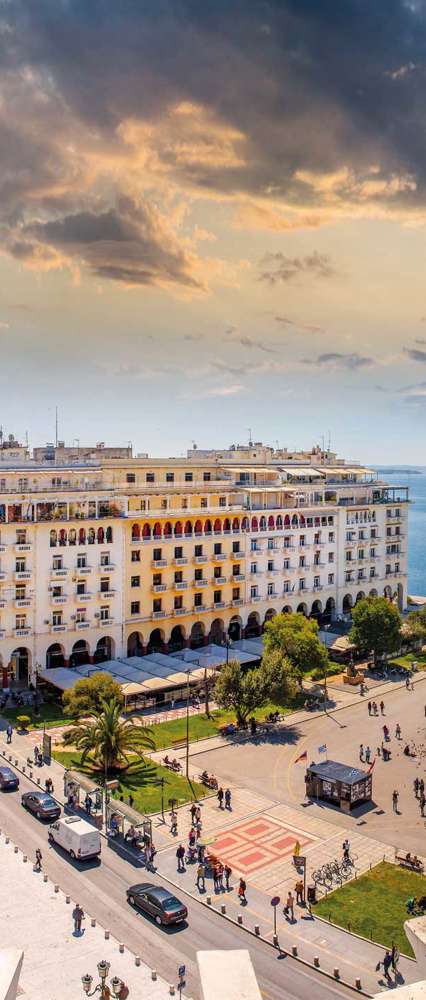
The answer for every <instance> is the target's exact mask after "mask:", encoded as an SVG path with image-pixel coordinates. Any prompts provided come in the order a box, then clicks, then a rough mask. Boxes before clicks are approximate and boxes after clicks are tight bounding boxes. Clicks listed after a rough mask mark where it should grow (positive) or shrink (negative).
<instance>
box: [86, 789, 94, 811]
mask: <svg viewBox="0 0 426 1000" xmlns="http://www.w3.org/2000/svg"><path fill="white" fill-rule="evenodd" d="M92 806H93V801H92V796H91V795H89V792H87V793H86V798H85V800H84V808H85V810H86V812H87V815H88V816H90V813H91V812H92Z"/></svg>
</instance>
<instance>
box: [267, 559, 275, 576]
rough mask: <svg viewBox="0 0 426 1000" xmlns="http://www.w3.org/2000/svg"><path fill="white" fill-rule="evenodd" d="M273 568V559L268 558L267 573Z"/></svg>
mask: <svg viewBox="0 0 426 1000" xmlns="http://www.w3.org/2000/svg"><path fill="white" fill-rule="evenodd" d="M273 568H274V560H273V559H268V573H272V571H273Z"/></svg>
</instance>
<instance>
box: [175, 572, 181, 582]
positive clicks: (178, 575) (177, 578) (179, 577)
mask: <svg viewBox="0 0 426 1000" xmlns="http://www.w3.org/2000/svg"><path fill="white" fill-rule="evenodd" d="M175 583H183V573H182V570H181V569H178V570H176V573H175Z"/></svg>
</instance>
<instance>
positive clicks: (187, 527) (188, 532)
mask: <svg viewBox="0 0 426 1000" xmlns="http://www.w3.org/2000/svg"><path fill="white" fill-rule="evenodd" d="M185 535H192V524H191V521H185Z"/></svg>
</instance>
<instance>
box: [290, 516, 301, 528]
mask: <svg viewBox="0 0 426 1000" xmlns="http://www.w3.org/2000/svg"><path fill="white" fill-rule="evenodd" d="M298 524H299V520H298V517H297V514H293V517H292V519H291V526H292V528H297V526H298Z"/></svg>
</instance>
